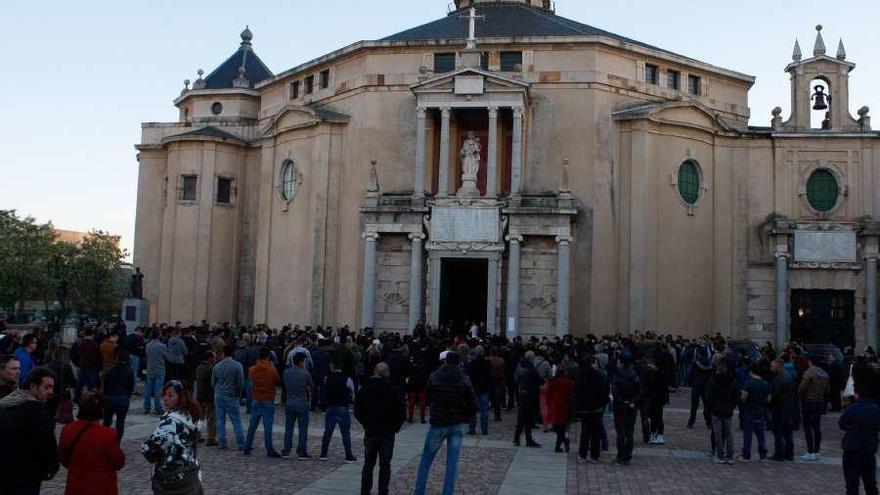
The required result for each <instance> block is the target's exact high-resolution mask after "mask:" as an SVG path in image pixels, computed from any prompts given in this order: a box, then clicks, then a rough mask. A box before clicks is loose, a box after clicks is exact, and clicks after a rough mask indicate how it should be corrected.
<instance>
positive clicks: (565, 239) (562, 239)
mask: <svg viewBox="0 0 880 495" xmlns="http://www.w3.org/2000/svg"><path fill="white" fill-rule="evenodd" d="M572 241H574V239H572V237H571V236H570V235H558V236H556V242H557V243H558V244H561V245H564V246H567V245H569V244H571V243H572Z"/></svg>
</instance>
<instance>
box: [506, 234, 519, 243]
mask: <svg viewBox="0 0 880 495" xmlns="http://www.w3.org/2000/svg"><path fill="white" fill-rule="evenodd" d="M504 240H505V241H507V242H510V243H515V244H520V243H521V242H522V241H523V236H521V235H520V234H508V235H506V236H504Z"/></svg>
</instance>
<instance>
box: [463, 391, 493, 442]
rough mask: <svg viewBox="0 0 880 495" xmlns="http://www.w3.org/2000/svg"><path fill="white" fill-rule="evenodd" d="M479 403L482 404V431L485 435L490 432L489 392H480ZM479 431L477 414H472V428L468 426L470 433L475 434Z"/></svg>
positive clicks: (480, 413)
mask: <svg viewBox="0 0 880 495" xmlns="http://www.w3.org/2000/svg"><path fill="white" fill-rule="evenodd" d="M477 404H478V405H479V406H480V412H479V415H480V433H482V434H483V435H488V434H489V394H488V393H485V394H479V395H477ZM476 432H477V414H474V415H473V416H471V423H470V428H468V433H470V434H471V435H473V434H474V433H476Z"/></svg>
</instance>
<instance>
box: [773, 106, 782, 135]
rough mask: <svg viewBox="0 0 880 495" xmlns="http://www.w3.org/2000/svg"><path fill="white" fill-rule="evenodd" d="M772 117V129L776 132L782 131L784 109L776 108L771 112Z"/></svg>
mask: <svg viewBox="0 0 880 495" xmlns="http://www.w3.org/2000/svg"><path fill="white" fill-rule="evenodd" d="M770 115H772V116H773V118H772V119H770V128H771V129H773V130H774V131H781V130H782V108H781V107H774V108H773V110H771V111H770Z"/></svg>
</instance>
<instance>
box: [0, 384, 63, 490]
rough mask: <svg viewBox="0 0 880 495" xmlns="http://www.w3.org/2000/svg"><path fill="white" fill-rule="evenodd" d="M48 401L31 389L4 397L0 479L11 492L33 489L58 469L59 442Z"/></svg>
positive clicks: (0, 404) (0, 407) (0, 421)
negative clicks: (50, 415) (43, 400)
mask: <svg viewBox="0 0 880 495" xmlns="http://www.w3.org/2000/svg"><path fill="white" fill-rule="evenodd" d="M50 424H51V422H50V421H49V419H48V417H47V414H46V405H45V404H44V403H43V402H40V401H39V400H37V398H36V397H34V394H32V393H31V392H30V391H29V390H16V391H15V392H12V393H11V394H9V395H7V396H6V397H4V398H3V399H2V400H0V438H2V439H3V444H4V445H5V446H7V447H6V448H0V479H2V480H3V484H2V487H3V489H4V490H6V489H9V492H10V493H17V492H19V491H26V490H27V489H31V490H33V489H34V488H36V487H39V486H40V484H41V483H42V482H43V481H44V480H47V479H51V478H52V477H53V476H55V473H57V472H58V465H59V461H58V445H57V444H56V442H55V433H54V431H52V429H51V427H50Z"/></svg>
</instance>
